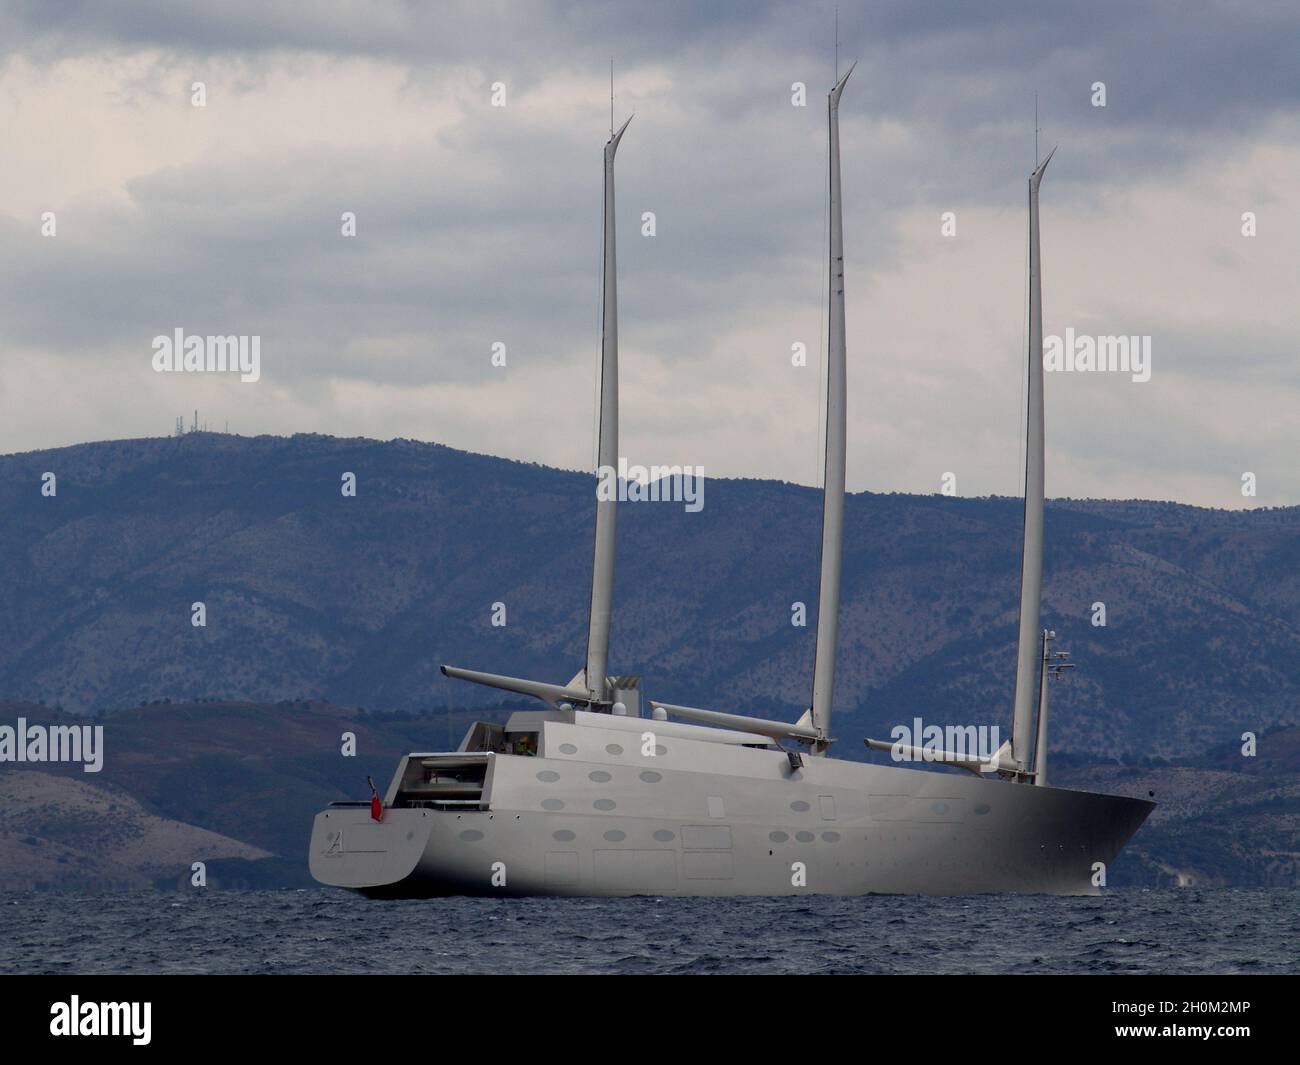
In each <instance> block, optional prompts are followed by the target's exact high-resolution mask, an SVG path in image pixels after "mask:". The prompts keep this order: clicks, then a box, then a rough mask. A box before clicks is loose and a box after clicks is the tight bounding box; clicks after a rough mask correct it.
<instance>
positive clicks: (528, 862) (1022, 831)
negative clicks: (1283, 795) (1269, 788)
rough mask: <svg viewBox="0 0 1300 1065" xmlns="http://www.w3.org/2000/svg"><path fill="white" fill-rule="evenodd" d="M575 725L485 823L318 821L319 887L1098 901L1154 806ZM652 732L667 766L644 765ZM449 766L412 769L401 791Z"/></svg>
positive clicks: (490, 809)
mask: <svg viewBox="0 0 1300 1065" xmlns="http://www.w3.org/2000/svg"><path fill="white" fill-rule="evenodd" d="M528 716H530V717H546V718H550V717H553V716H554V715H552V714H539V715H528ZM574 717H576V718H577V720H576V721H574V722H573V723H569V722H567V721H563V720H551V721H546V722H545V724H544V726H543V729H542V732H541V736H542V743H543V751H542V755H543V756H538V757H529V756H521V755H509V754H490V755H487V758H488V760H489V766H488V770H487V773H486V780H485V786H484V791H483V795H482V796H481V797H480V799H479V800H478V801H477V803H475V804H474V805H473V806H465V807H455V806H449V807H448V806H438V805H432V804H431V805H427V806H423V807H420V806H413V807H408V808H404V807H402V806H401V805H400V803H401V799H400V787H401V785H400V783H399V781H398V780H395V782H394V788H395V789H396V798H397V802H398V804H399V805H398V806H397V807H396V808H391V809H386V810H385V811H384V819H383V822H382V823H376V822H374V821H373V820H371V818H370V813H369V809H368V808H367V807H363V806H352V807H349V806H334V807H331V808H329V809H328V810H325V811H323V812H322V813H320V814H318V815H317V817H316V821H315V824H314V827H313V831H312V842H311V854H310V862H311V871H312V874H313V876H315V877H316V879H317V880H319V881H321V882H322V883H324V884H330V885H334V886H338V887H346V888H352V889H355V890H359V891H362V892H364V893H366V894H368V895H374V896H381V897H420V896H439V895H604V896H624V895H665V896H674V895H679V896H691V895H696V896H719V895H765V896H773V895H799V894H808V893H813V894H830V895H863V894H873V893H879V894H922V895H961V894H976V893H984V892H1026V893H1047V894H1059V895H1095V894H1098V893H1099V888H1098V886H1097V884H1096V882H1095V881H1097V879H1098V877H1097V863H1102V865H1103V866H1105V867H1106V868H1109V866H1110V864H1111V863H1112V862H1113V861H1114V859H1115V857H1116V855H1117V854H1118V853H1119V851H1120V850H1121V848H1122V847H1123V846H1124V844H1125V843H1127V842H1128V840H1129V838H1130V837H1131V836H1132V835H1133V833H1134V832H1136V831H1137V829H1138V827H1139V826H1140V825H1141V824H1142V822H1143V821H1144V820H1145V819H1146V817H1147V815H1148V814H1149V813H1150V811H1151V809H1152V808H1153V806H1154V804H1153V803H1149V802H1145V801H1143V800H1139V799H1129V798H1122V797H1118V796H1110V795H1099V794H1093V793H1089V792H1078V791H1066V790H1063V789H1058V788H1047V787H1033V786H1028V785H1024V784H1016V783H1011V782H1007V781H1003V780H998V779H980V778H977V777H974V776H971V775H968V774H964V773H959V772H954V771H947V770H940V771H931V770H920V769H911V768H899V767H893V766H881V765H869V764H864V763H857V762H846V761H841V760H838V759H834V758H805V759H804V765H803V766H802V767H801V768H798V769H793V770H792V768H791V766H790V762H789V760H788V758H787V756H786V754H785V753H784V752H782V751H780V750H772V749H757V748H754V747H748V746H742V745H739V744H736V743H723V742H699V741H697V740H695V739H694V738H693V737H690V733H691V732H694V733H697V734H704V733H714V734H715V735H716V734H717V732H716V730H711V729H704V728H699V727H696V726H685V725H680V724H675V723H674V724H669V723H667V722H660V721H647V720H644V719H627V718H623V719H619V718H611V717H608V716H607V715H606V716H603V722H604V723H606V724H608V725H609V726H610V727H598V726H594V725H592V724H587V723H586V722H587V721H589V720H591V719H599V718H600V717H601V716H600V715H591V714H584V713H580V712H579V713H577V714H576V715H574ZM666 730H672V732H673V733H675V735H669V734H666ZM647 732H655V733H657V734H656V736H655V737H654V740H655V742H656V746H657V747H658V748H659V749H660V751H661V753H659V754H655V755H650V756H642V754H641V753H640V752H641V746H642V744H641V740H642V735H643V734H644V733H647ZM755 739H756V740H758V738H755ZM758 741H759V742H761V740H758ZM561 745H565V746H566V747H572V748H576V753H574V754H572V755H565V754H560V753H559V750H560V747H561ZM609 747H613V748H618V749H620V751H621V753H619V754H611V753H609V750H608V749H607V748H609ZM437 757H438V756H430V755H418V754H413V755H410V756H408V758H407V759H405V760H404V761H403V768H401V769H399V773H398V777H399V780H400V778H402V776H403V773H404V772H405V767H407V766H409V765H415V764H418V763H420V762H429V761H436V760H437ZM705 763H707V768H706V767H705ZM593 775H594V777H595V779H593ZM605 776H608V778H609V779H608V780H606V779H603V778H604V777H605ZM656 777H657V778H658V779H655V778H656ZM407 779H409V777H408V778H407ZM393 794H394V792H393V791H392V790H390V795H393ZM557 803H558V804H562V807H561V808H559V809H556V808H555V807H556V804H557ZM543 804H546V805H545V806H544V805H543ZM597 804H599V806H598V805H597ZM547 806H549V807H551V808H550V809H548V808H546V807H547ZM797 863H802V865H803V876H802V877H800V876H799V868H798V865H797Z"/></svg>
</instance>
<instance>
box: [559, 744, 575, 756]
mask: <svg viewBox="0 0 1300 1065" xmlns="http://www.w3.org/2000/svg"><path fill="white" fill-rule="evenodd" d="M560 753H561V754H577V753H578V747H577V745H576V744H573V743H562V744H560Z"/></svg>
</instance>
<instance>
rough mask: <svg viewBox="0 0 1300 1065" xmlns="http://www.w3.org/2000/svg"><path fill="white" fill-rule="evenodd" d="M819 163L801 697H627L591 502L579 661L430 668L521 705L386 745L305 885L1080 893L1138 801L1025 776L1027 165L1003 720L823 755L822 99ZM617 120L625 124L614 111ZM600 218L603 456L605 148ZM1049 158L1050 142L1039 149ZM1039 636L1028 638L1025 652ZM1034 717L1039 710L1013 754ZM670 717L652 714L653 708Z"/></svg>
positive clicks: (836, 348)
mask: <svg viewBox="0 0 1300 1065" xmlns="http://www.w3.org/2000/svg"><path fill="white" fill-rule="evenodd" d="M850 74H852V68H850V70H849V72H848V73H846V74H845V75H844V76H843V77H842V78H838V79H837V81H836V83H835V85H834V87H833V88H832V89H831V91H830V95H829V98H828V104H827V121H828V135H829V136H828V139H829V171H830V190H829V191H830V245H829V261H828V271H829V280H830V285H829V336H828V341H829V343H828V352H829V354H828V360H829V365H828V373H827V389H826V439H825V448H826V450H825V478H824V490H823V513H822V551H821V573H820V585H819V601H818V611H817V631H816V639H817V645H816V656H815V663H814V671H813V677H812V694H811V704H810V707H809V709H808V711H807V712H806V713H805V714H804V715H803V717H802V718H801V719H800V720H799V721H798V722H796V723H794V724H790V723H787V722H781V721H771V720H765V719H761V718H756V717H751V716H747V715H744V714H740V713H735V712H733V711H731V710H723V711H717V710H703V709H697V708H693V707H688V706H682V705H676V704H669V703H661V702H647V706H648V708H649V710H650V716H645V715H644V714H643V706H642V698H641V690H640V682H639V679H638V678H636V677H629V676H615V675H611V674H610V670H609V662H608V651H609V633H610V621H611V617H612V604H613V573H614V539H615V524H616V507H615V503H614V501H613V500H608V499H598V501H597V504H596V523H595V544H594V552H593V563H592V587H591V609H590V615H589V622H588V634H587V656H586V662H585V664H584V666H583V668H582V669H581V670H579V671H578V673H577V674H576V675H575V676H574V677H573V679H572V680H570V681H569V682H568V683H555V682H550V681H536V680H526V679H521V678H516V677H511V676H506V675H502V674H495V673H484V672H479V671H475V670H469V669H463V668H458V667H453V666H443V667H442V669H443V672H444V673H445V674H446V675H447V676H449V677H455V678H460V679H464V680H468V681H472V682H475V683H478V684H486V685H489V686H491V687H495V688H498V689H502V690H505V691H508V692H512V693H516V694H519V695H526V696H530V697H533V698H535V699H537V700H539V701H540V703H541V704H542V706H543V708H541V709H538V710H534V711H519V712H516V713H513V714H511V715H510V716H509V718H508V719H507V720H506V722H505V724H504V725H498V724H492V723H488V722H479V723H476V724H475V725H473V726H472V727H471V728H470V729H469V731H468V732H467V733H466V735H465V738H464V739H463V740H462V741H461V744H460V747H459V748H458V749H457V750H456V751H452V752H428V753H424V752H413V753H411V754H408V755H406V756H405V757H404V758H402V759H401V760H400V762H399V764H398V766H397V771H396V773H395V774H394V776H393V779H392V782H391V783H390V784H389V786H388V789H387V791H386V793H385V794H384V795H383V796H382V797H380V796H378V795H376V796H374V797H373V798H372V799H371V800H363V801H359V802H338V803H332V804H331V805H330V806H329V808H328V809H326V810H324V811H322V812H321V813H319V814H317V816H316V820H315V823H314V825H313V829H312V837H311V844H310V865H311V871H312V875H313V876H314V877H315V878H316V879H317V880H318V881H320V882H321V883H324V884H330V885H336V886H339V887H346V888H352V889H355V890H358V891H361V892H364V893H365V894H367V895H371V896H376V897H410V896H439V895H462V894H469V895H491V894H499V895H536V894H544V895H638V894H653V895H794V894H804V893H824V894H836V895H859V894H868V893H918V894H966V893H974V892H1047V893H1054V894H1096V893H1097V892H1098V890H1099V886H1100V885H1101V884H1102V883H1104V870H1105V868H1106V867H1107V866H1108V865H1109V864H1110V863H1111V862H1112V861H1113V860H1114V858H1115V856H1116V855H1117V854H1118V853H1119V852H1120V850H1121V848H1122V847H1123V846H1124V844H1125V843H1126V842H1127V841H1128V840H1129V838H1130V837H1131V836H1132V835H1133V833H1134V832H1135V831H1137V829H1138V827H1139V826H1140V825H1141V824H1142V822H1143V821H1144V820H1145V818H1146V817H1147V815H1148V814H1149V812H1150V811H1151V809H1152V807H1153V804H1152V803H1149V802H1146V801H1143V800H1139V799H1131V798H1124V797H1120V796H1112V795H1101V794H1094V793H1090V792H1081V791H1070V790H1065V789H1060V788H1052V787H1048V786H1047V785H1046V776H1047V767H1046V754H1047V752H1046V710H1047V699H1046V694H1047V693H1046V678H1047V675H1048V673H1049V672H1050V669H1051V666H1050V663H1051V661H1052V658H1051V653H1050V652H1049V651H1048V650H1047V648H1048V643H1047V640H1046V639H1045V638H1043V636H1044V635H1045V634H1040V632H1039V628H1038V626H1039V604H1040V595H1041V582H1042V552H1043V525H1042V513H1043V486H1044V479H1043V461H1044V448H1043V366H1042V287H1041V286H1042V278H1041V272H1040V270H1039V236H1038V188H1039V184H1040V182H1041V180H1042V177H1043V173H1044V171H1045V170H1046V167H1047V162H1048V160H1044V161H1043V162H1042V163H1041V164H1038V165H1037V166H1036V167H1035V169H1034V171H1033V173H1032V174H1031V175H1030V178H1029V240H1030V280H1031V295H1030V306H1029V315H1030V330H1029V351H1028V359H1029V396H1028V427H1029V435H1028V447H1027V462H1026V481H1025V531H1024V547H1023V554H1022V563H1021V599H1020V631H1019V641H1018V649H1017V669H1016V694H1015V704H1014V711H1013V731H1012V739H1011V741H1010V743H1009V744H1004V745H1003V747H1002V748H1001V749H999V750H998V751H996V752H994V753H993V754H991V755H989V756H987V757H986V756H983V755H980V754H974V755H969V754H964V753H962V752H951V751H945V752H941V755H940V757H938V758H935V756H934V752H932V751H931V752H923V751H910V750H906V751H900V750H899V749H898V747H897V745H894V744H886V743H880V742H877V741H867V742H868V744H869V745H870V746H873V747H884V748H893V749H894V754H895V756H896V757H897V756H899V755H900V754H901V755H902V756H904V757H915V758H916V759H917V760H918V761H922V764H925V763H926V762H930V761H936V760H937V761H938V762H940V763H946V764H947V765H949V766H952V767H954V768H956V769H958V770H959V772H957V773H948V772H943V771H937V770H936V769H934V768H933V767H930V768H911V767H907V766H904V765H897V764H895V765H874V764H869V763H863V762H852V761H847V760H843V759H838V758H835V757H831V756H830V750H829V748H830V745H831V743H832V733H831V709H832V704H833V700H834V679H835V659H836V643H837V622H838V616H839V596H840V569H841V559H842V545H843V526H844V516H843V515H844V484H845V456H846V437H847V411H846V378H847V348H846V335H845V334H846V330H845V320H844V239H843V218H842V203H841V185H840V151H839V104H840V96H841V94H842V93H843V90H844V86H845V83H846V82H847V81H848V78H849V76H850ZM629 121H630V120H629ZM626 128H627V124H626V123H624V126H623V128H621V129H619V130H618V131H617V132H614V131H612V130H611V134H610V138H609V141H608V142H607V143H606V145H605V151H604V177H605V211H604V264H603V285H604V293H603V324H602V343H601V388H600V419H599V446H598V456H599V459H598V461H599V463H600V464H601V465H602V466H604V467H607V468H616V467H617V465H618V300H617V279H616V273H617V262H616V255H615V228H616V227H615V212H614V156H615V153H616V151H617V149H618V146H619V142H620V140H621V139H622V136H623V133H624V131H625V130H626ZM1048 159H1050V156H1049V157H1048ZM1040 643H1041V647H1040ZM1035 708H1037V716H1038V718H1039V719H1040V720H1039V723H1038V729H1037V733H1038V735H1037V749H1035V744H1034V736H1033V732H1034V726H1035ZM674 719H676V720H674Z"/></svg>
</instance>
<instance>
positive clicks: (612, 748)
mask: <svg viewBox="0 0 1300 1065" xmlns="http://www.w3.org/2000/svg"><path fill="white" fill-rule="evenodd" d="M605 753H606V754H622V753H623V748H622V747H620V746H619V745H618V744H617V743H607V744H605Z"/></svg>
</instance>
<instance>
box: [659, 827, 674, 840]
mask: <svg viewBox="0 0 1300 1065" xmlns="http://www.w3.org/2000/svg"><path fill="white" fill-rule="evenodd" d="M676 838H677V837H676V836H674V835H673V834H672V833H671V832H669V831H668V829H666V828H659V829H656V830H655V839H657V840H658V841H659V842H660V843H671V842H672V841H673V840H675V839H676Z"/></svg>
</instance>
